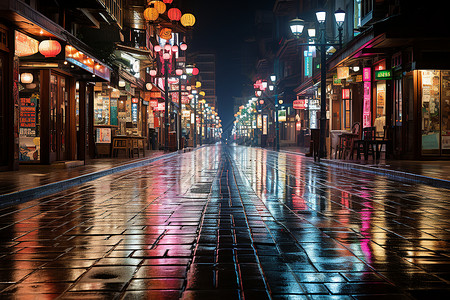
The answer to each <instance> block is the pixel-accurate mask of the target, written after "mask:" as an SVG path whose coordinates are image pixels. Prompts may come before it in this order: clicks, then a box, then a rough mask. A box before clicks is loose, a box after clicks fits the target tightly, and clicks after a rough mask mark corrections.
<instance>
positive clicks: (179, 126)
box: [177, 75, 183, 150]
mask: <svg viewBox="0 0 450 300" xmlns="http://www.w3.org/2000/svg"><path fill="white" fill-rule="evenodd" d="M182 77H183V76H182V75H180V76H178V120H177V121H178V122H177V139H178V147H177V148H178V150H181V148H182V147H181V139H182V136H181V78H182Z"/></svg>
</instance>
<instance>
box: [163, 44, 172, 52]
mask: <svg viewBox="0 0 450 300" xmlns="http://www.w3.org/2000/svg"><path fill="white" fill-rule="evenodd" d="M170 49H172V46H170V44H165V45H164V50H166V51H170Z"/></svg>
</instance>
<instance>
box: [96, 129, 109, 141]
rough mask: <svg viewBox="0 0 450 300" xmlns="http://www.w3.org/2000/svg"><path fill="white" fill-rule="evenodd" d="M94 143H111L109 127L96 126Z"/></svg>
mask: <svg viewBox="0 0 450 300" xmlns="http://www.w3.org/2000/svg"><path fill="white" fill-rule="evenodd" d="M96 133H97V134H96V141H95V142H96V143H111V128H97V132H96Z"/></svg>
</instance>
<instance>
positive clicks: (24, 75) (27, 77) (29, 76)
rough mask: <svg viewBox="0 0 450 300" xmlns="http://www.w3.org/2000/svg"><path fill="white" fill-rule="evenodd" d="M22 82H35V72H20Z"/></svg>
mask: <svg viewBox="0 0 450 300" xmlns="http://www.w3.org/2000/svg"><path fill="white" fill-rule="evenodd" d="M20 82H22V83H32V82H33V74H31V73H22V74H20Z"/></svg>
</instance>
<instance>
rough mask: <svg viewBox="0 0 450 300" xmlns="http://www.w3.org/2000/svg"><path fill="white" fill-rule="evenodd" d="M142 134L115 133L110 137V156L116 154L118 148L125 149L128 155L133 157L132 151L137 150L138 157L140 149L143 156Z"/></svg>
mask: <svg viewBox="0 0 450 300" xmlns="http://www.w3.org/2000/svg"><path fill="white" fill-rule="evenodd" d="M144 139H145V138H144V137H143V136H130V135H116V136H113V138H112V147H111V156H112V157H115V156H117V153H118V151H119V150H126V152H127V154H128V157H134V151H135V150H137V155H138V157H139V154H140V150H141V149H142V154H143V156H144V157H145V150H144V144H145V143H144Z"/></svg>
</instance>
